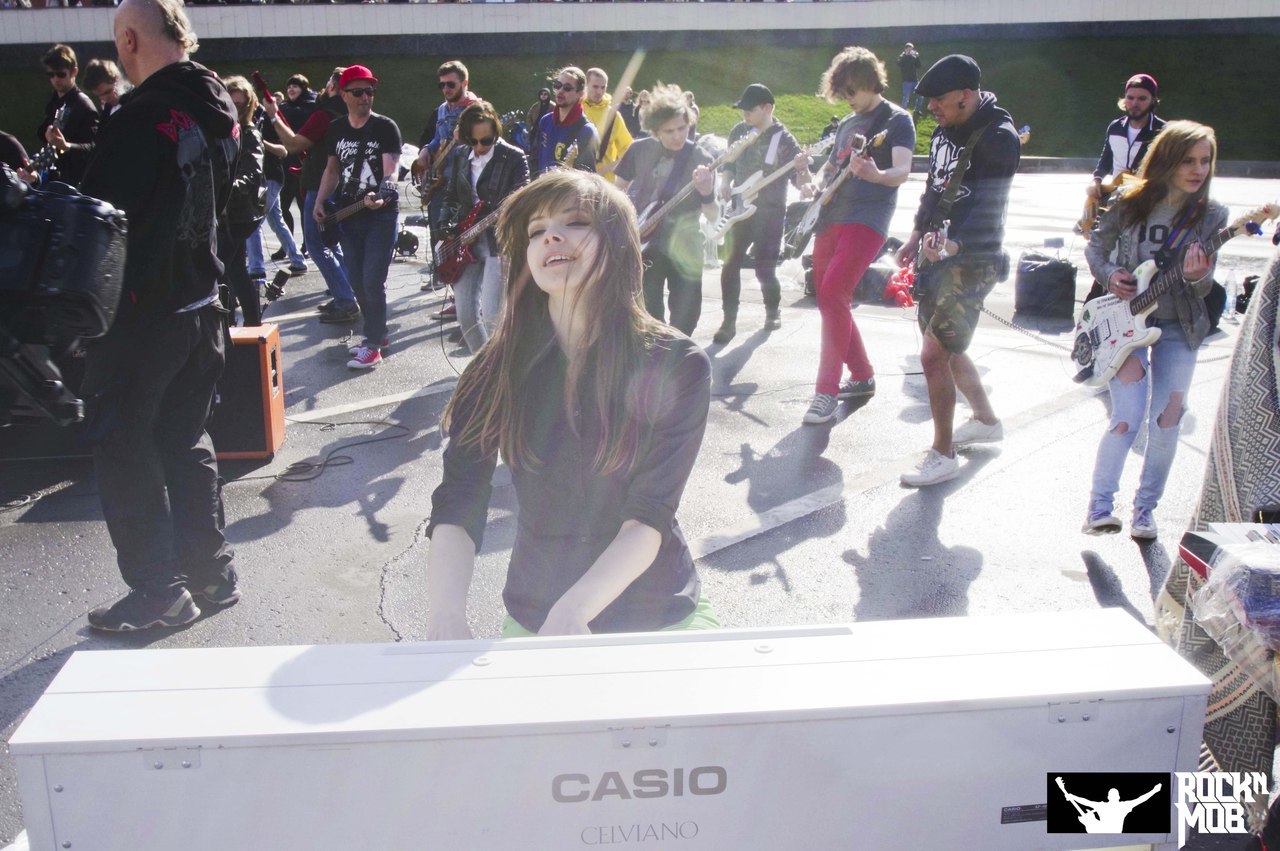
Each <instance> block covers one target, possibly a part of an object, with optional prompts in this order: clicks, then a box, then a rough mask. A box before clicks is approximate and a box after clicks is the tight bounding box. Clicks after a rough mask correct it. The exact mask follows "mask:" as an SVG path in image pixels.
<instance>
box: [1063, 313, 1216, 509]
mask: <svg viewBox="0 0 1280 851" xmlns="http://www.w3.org/2000/svg"><path fill="white" fill-rule="evenodd" d="M1158 324H1159V326H1160V329H1161V335H1160V339H1159V340H1157V341H1156V344H1155V345H1154V346H1152V347H1151V348H1150V353H1149V354H1148V350H1147V349H1138V350H1137V351H1136V352H1134V353H1133V354H1131V355H1130V357H1136V358H1137V359H1138V361H1139V363H1141V364H1142V378H1141V379H1139V380H1138V381H1134V382H1132V383H1129V384H1126V383H1125V382H1123V381H1121V380H1120V379H1119V378H1113V379H1111V383H1110V385H1108V388H1109V389H1110V391H1111V422H1110V423H1109V424H1108V426H1107V433H1106V434H1104V435H1103V436H1102V442H1101V443H1099V444H1098V459H1097V461H1096V462H1095V463H1094V466H1093V491H1092V493H1091V494H1090V495H1089V510H1090V511H1091V512H1095V511H1104V510H1105V511H1108V512H1109V511H1111V509H1112V508H1113V507H1114V501H1115V495H1116V491H1117V490H1119V488H1120V473H1121V472H1122V471H1123V470H1124V461H1125V456H1126V455H1128V453H1129V450H1130V449H1131V448H1132V447H1133V441H1134V438H1135V437H1137V434H1138V426H1139V425H1141V423H1142V420H1143V418H1144V417H1146V419H1147V449H1146V452H1145V453H1143V459H1142V476H1141V479H1140V480H1139V484H1138V493H1137V494H1136V495H1135V496H1134V499H1133V505H1134V507H1135V508H1145V509H1148V510H1154V509H1155V507H1156V504H1157V503H1159V502H1160V497H1161V496H1163V495H1164V486H1165V483H1166V482H1167V481H1168V480H1169V470H1170V468H1171V467H1172V466H1173V455H1174V452H1176V451H1177V449H1178V433H1179V431H1180V429H1181V428H1182V415H1183V414H1184V413H1185V412H1186V409H1187V405H1186V398H1187V391H1188V389H1190V387H1191V376H1192V374H1193V373H1194V372H1195V368H1196V353H1195V350H1194V349H1192V348H1191V347H1190V346H1188V345H1187V336H1186V333H1185V332H1184V331H1183V330H1182V325H1181V324H1180V323H1179V322H1178V321H1177V320H1170V321H1166V322H1160V323H1158ZM1175 393H1181V394H1182V409H1181V410H1180V411H1178V419H1177V422H1175V423H1173V425H1171V426H1169V427H1168V428H1164V427H1162V426H1161V425H1160V423H1159V418H1160V415H1161V414H1162V413H1163V412H1164V410H1165V408H1166V407H1167V406H1168V404H1169V400H1170V397H1172V396H1173V394H1175ZM1148 397H1150V401H1148ZM1122 427H1123V433H1117V432H1118V430H1120V429H1121V428H1122Z"/></svg>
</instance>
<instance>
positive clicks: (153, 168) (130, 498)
mask: <svg viewBox="0 0 1280 851" xmlns="http://www.w3.org/2000/svg"><path fill="white" fill-rule="evenodd" d="M113 29H114V33H115V42H116V49H117V50H118V51H119V54H120V62H121V64H122V65H123V66H124V70H125V73H126V74H127V75H128V77H129V79H130V80H132V81H134V82H135V83H136V84H137V88H135V89H134V90H133V91H132V92H130V93H129V94H128V95H126V96H125V97H124V98H123V99H122V104H123V105H122V106H121V108H120V111H119V112H117V113H116V114H114V115H113V116H111V121H110V122H108V123H107V124H106V126H105V127H104V129H103V133H102V135H101V136H100V137H99V139H98V143H97V150H96V151H95V156H94V158H93V160H92V162H91V163H90V164H89V168H88V170H87V171H86V173H85V177H84V182H83V189H84V191H85V193H86V194H90V195H93V196H95V197H98V198H103V199H105V200H106V201H109V202H110V203H112V204H114V205H115V206H116V207H118V208H120V209H121V210H123V211H124V212H125V214H126V215H127V216H128V218H129V239H128V246H127V248H128V254H127V259H126V263H125V271H124V280H123V291H122V293H121V298H120V309H119V312H118V313H117V315H116V321H115V324H114V325H113V327H112V328H111V330H110V332H108V333H107V335H106V336H104V337H102V338H101V339H99V340H96V341H94V342H93V344H92V345H91V346H90V348H89V350H88V360H87V363H86V371H85V383H84V395H85V398H86V401H87V403H88V420H87V422H86V431H87V433H88V435H89V437H90V439H91V440H92V441H93V444H94V445H93V457H94V466H95V470H96V472H97V477H98V493H99V497H100V499H101V502H102V513H103V516H104V517H105V519H106V521H107V531H108V532H109V533H110V535H111V542H112V543H113V544H114V545H115V548H116V555H117V560H118V562H119V566H120V572H121V574H122V575H123V577H124V580H125V582H126V583H127V584H128V585H129V587H130V591H129V593H128V594H127V595H126V596H125V597H123V598H122V599H121V600H119V601H117V602H116V603H115V604H114V605H111V606H106V607H102V608H98V609H94V610H93V611H92V612H90V613H89V625H90V626H92V627H94V628H95V629H101V630H108V631H124V630H134V629H147V628H149V627H154V626H177V625H179V624H184V623H188V622H190V621H192V620H195V619H196V618H197V617H199V615H200V609H199V607H198V606H197V604H196V602H195V599H199V600H200V601H201V603H211V604H213V605H215V606H225V605H230V604H231V603H234V602H235V601H236V600H238V599H239V596H240V593H239V590H238V589H237V587H236V573H235V570H234V568H232V566H231V559H232V551H231V548H230V547H229V546H228V545H227V542H226V538H225V537H224V536H223V532H222V514H223V511H222V495H221V491H220V489H219V485H218V465H217V461H216V460H215V458H214V454H213V444H212V442H211V441H210V440H209V435H208V434H207V433H206V432H205V430H204V427H205V422H206V420H207V419H208V415H209V411H210V408H211V406H212V403H213V396H214V386H215V384H216V383H217V380H218V377H219V376H220V375H221V373H222V367H223V363H224V350H223V345H224V344H223V334H224V330H223V313H222V310H221V308H220V307H219V305H218V303H217V281H218V277H219V275H221V273H222V264H221V262H220V261H219V260H218V257H217V253H216V248H217V243H218V237H217V231H218V228H219V217H220V216H221V215H222V212H223V210H224V209H225V207H226V204H227V199H228V196H229V193H230V189H231V183H232V177H233V174H234V170H235V164H236V157H237V153H238V146H239V142H238V139H239V127H238V126H237V123H236V110H235V107H234V105H233V104H232V102H231V97H230V95H229V94H228V93H227V90H226V88H225V87H224V86H223V84H222V83H221V82H220V81H219V80H218V78H217V77H216V76H215V75H214V74H213V73H212V72H211V71H209V69H207V68H205V67H204V66H202V65H199V64H197V63H195V62H192V61H190V60H189V59H188V55H189V54H190V53H191V52H192V51H193V50H195V48H196V46H197V44H196V37H195V33H194V32H192V30H191V25H190V22H189V21H188V20H187V17H186V14H185V13H184V12H183V10H182V4H181V2H180V1H179V0H124V2H123V3H122V4H121V5H120V8H119V11H117V12H116V16H115V21H114V26H113ZM193 597H194V598H195V599H193Z"/></svg>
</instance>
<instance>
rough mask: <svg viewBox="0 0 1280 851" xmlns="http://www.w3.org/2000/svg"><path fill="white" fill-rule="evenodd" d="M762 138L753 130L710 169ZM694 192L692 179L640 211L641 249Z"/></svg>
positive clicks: (709, 168)
mask: <svg viewBox="0 0 1280 851" xmlns="http://www.w3.org/2000/svg"><path fill="white" fill-rule="evenodd" d="M758 138H760V133H759V131H757V130H752V131H751V132H750V133H748V134H747V135H745V136H743V137H742V138H741V139H739V140H738V141H736V142H734V143H733V144H732V145H730V146H729V148H728V150H726V151H725V152H724V153H723V154H721V155H720V156H718V157H716V158H715V159H714V160H712V161H711V163H710V164H709V165H708V166H707V169H708V170H710V171H715V170H716V169H717V168H719V167H720V166H722V165H724V164H725V163H731V162H733V161H734V160H736V159H737V158H738V157H740V156H742V152H743V151H745V150H746V149H747V148H749V147H751V143H753V142H754V141H755V140H756V139H758ZM691 192H693V181H692V180H690V181H689V182H688V183H686V184H685V185H684V186H683V187H681V188H680V191H679V192H677V193H676V194H675V195H672V196H671V198H670V199H668V200H667V201H665V202H664V201H661V200H658V201H653V202H651V203H650V204H649V205H648V206H646V207H645V208H644V209H643V210H641V211H640V217H639V222H638V224H639V225H640V248H641V250H644V249H647V248H648V247H649V240H650V239H651V238H652V237H653V234H654V232H655V231H657V229H658V225H660V224H662V221H663V219H665V218H666V217H667V216H669V215H671V213H672V212H673V211H674V210H675V209H676V207H678V206H680V202H681V201H683V200H684V199H686V198H688V197H689V193H691Z"/></svg>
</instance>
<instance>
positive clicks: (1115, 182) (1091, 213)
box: [1072, 169, 1137, 239]
mask: <svg viewBox="0 0 1280 851" xmlns="http://www.w3.org/2000/svg"><path fill="white" fill-rule="evenodd" d="M1136 179H1137V178H1135V177H1134V176H1133V172H1131V171H1129V170H1128V169H1125V170H1124V171H1120V172H1116V173H1115V174H1113V175H1111V176H1110V177H1108V178H1107V179H1105V180H1103V181H1102V196H1101V197H1099V198H1095V197H1093V195H1092V194H1090V195H1089V196H1088V197H1087V198H1085V201H1084V213H1083V214H1082V215H1081V216H1080V221H1078V222H1076V224H1075V227H1074V228H1072V230H1074V231H1075V232H1076V233H1078V234H1080V235H1081V236H1083V237H1084V238H1085V239H1088V238H1089V234H1091V233H1093V230H1094V228H1096V227H1097V226H1098V216H1099V215H1100V214H1101V213H1102V202H1103V201H1105V200H1106V199H1107V198H1108V197H1110V195H1111V193H1112V192H1115V191H1116V190H1117V189H1119V188H1120V187H1121V186H1127V185H1128V184H1130V183H1132V182H1133V181H1135V180H1136Z"/></svg>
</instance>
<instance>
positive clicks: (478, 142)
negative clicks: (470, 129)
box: [471, 136, 498, 146]
mask: <svg viewBox="0 0 1280 851" xmlns="http://www.w3.org/2000/svg"><path fill="white" fill-rule="evenodd" d="M496 141H498V137H497V136H485V137H484V138H483V139H472V140H471V144H473V145H486V146H487V145H492V144H493V143H494V142H496Z"/></svg>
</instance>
